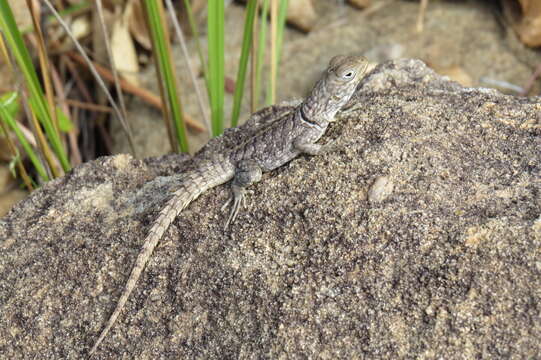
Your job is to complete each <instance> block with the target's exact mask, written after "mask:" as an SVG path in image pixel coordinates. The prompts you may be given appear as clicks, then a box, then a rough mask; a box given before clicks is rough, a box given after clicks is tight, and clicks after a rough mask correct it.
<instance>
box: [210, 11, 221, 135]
mask: <svg viewBox="0 0 541 360" xmlns="http://www.w3.org/2000/svg"><path fill="white" fill-rule="evenodd" d="M207 26H208V43H209V47H208V64H209V85H210V92H209V93H210V110H211V127H212V136H218V135H220V134H221V133H222V132H223V131H224V96H225V89H224V86H225V77H224V2H223V1H221V0H216V1H209V3H208V20H207Z"/></svg>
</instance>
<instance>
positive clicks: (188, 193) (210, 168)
mask: <svg viewBox="0 0 541 360" xmlns="http://www.w3.org/2000/svg"><path fill="white" fill-rule="evenodd" d="M234 174H235V169H234V167H233V166H232V165H230V163H229V162H228V161H215V162H211V163H209V164H207V165H205V166H203V167H201V168H199V169H197V170H195V171H192V172H190V173H188V174H186V178H185V180H184V182H183V183H182V184H181V187H180V188H179V189H178V190H176V191H175V192H174V193H173V197H172V198H171V199H170V200H169V201H168V202H167V204H166V205H165V207H164V208H163V209H162V210H161V211H160V214H159V215H158V218H157V220H156V221H155V222H154V224H153V225H152V227H151V228H150V231H149V232H148V235H147V237H146V239H145V242H144V245H143V249H142V250H141V252H140V253H139V255H138V256H137V260H136V262H135V265H134V266H133V269H132V271H131V273H130V277H129V278H128V281H127V282H126V286H125V287H124V292H123V293H122V295H121V296H120V299H119V300H118V302H117V305H116V307H115V310H114V311H113V314H112V315H111V316H110V317H109V320H108V321H107V325H106V326H105V328H104V329H103V330H102V332H101V333H100V336H99V338H98V340H97V341H96V342H95V343H94V346H93V347H92V349H91V350H90V353H89V355H90V356H92V354H94V352H95V351H96V350H97V348H98V346H99V345H100V344H101V342H102V341H103V339H104V338H105V336H106V335H107V333H108V332H109V330H111V328H112V327H113V325H114V323H115V321H116V319H117V318H118V316H119V315H120V312H121V311H122V309H123V308H124V305H125V304H126V301H127V300H128V298H129V296H130V294H131V293H132V291H133V289H134V288H135V284H136V283H137V280H139V277H140V276H141V273H142V272H143V269H144V268H145V265H146V263H147V262H148V260H149V259H150V256H151V255H152V252H153V251H154V248H155V247H156V245H157V244H158V241H160V239H161V238H162V237H163V234H164V233H165V231H167V229H168V228H169V225H171V223H172V222H173V220H174V219H175V218H176V217H177V215H178V214H179V213H180V212H181V211H182V210H183V209H184V208H185V207H186V206H188V205H189V204H190V203H191V202H192V201H193V200H195V199H197V198H198V197H199V195H201V194H202V193H204V192H205V191H207V190H208V189H211V188H213V187H215V186H218V185H220V184H223V183H225V182H227V181H229V180H231V179H232V178H233V176H234Z"/></svg>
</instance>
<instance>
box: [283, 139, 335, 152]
mask: <svg viewBox="0 0 541 360" xmlns="http://www.w3.org/2000/svg"><path fill="white" fill-rule="evenodd" d="M293 147H294V148H295V149H297V150H299V151H300V152H301V153H303V154H307V155H313V156H315V155H320V154H322V153H325V152H329V151H331V150H333V149H334V147H335V142H334V141H330V142H328V143H327V144H325V145H320V144H316V143H312V142H306V140H304V139H303V138H302V137H298V138H297V139H295V141H294V142H293Z"/></svg>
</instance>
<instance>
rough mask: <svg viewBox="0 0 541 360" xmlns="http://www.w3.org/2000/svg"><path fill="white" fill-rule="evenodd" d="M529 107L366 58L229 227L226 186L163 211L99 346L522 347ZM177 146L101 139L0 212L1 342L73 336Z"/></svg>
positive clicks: (8, 346)
mask: <svg viewBox="0 0 541 360" xmlns="http://www.w3.org/2000/svg"><path fill="white" fill-rule="evenodd" d="M540 110H541V102H540V101H539V100H538V99H537V98H532V99H526V98H515V97H511V96H504V95H501V94H499V93H497V92H496V91H491V90H486V89H467V88H462V87H460V86H459V85H457V84H456V83H452V82H449V81H448V80H446V79H444V78H441V77H439V76H438V75H436V74H434V73H433V72H432V71H431V70H430V69H428V68H427V67H425V65H424V64H423V63H421V62H419V61H414V60H402V61H396V62H391V63H386V64H383V65H381V66H379V67H377V68H376V69H375V70H374V71H372V72H371V74H369V76H368V77H367V78H366V80H365V81H364V82H363V84H362V87H361V88H360V89H359V91H358V93H357V94H356V96H355V97H354V99H353V100H352V101H351V102H350V104H349V108H348V109H347V110H345V111H344V114H343V116H342V119H341V121H339V122H337V123H336V124H334V125H333V126H332V128H331V129H330V131H329V133H328V135H327V136H326V138H325V140H324V141H328V140H329V139H337V144H338V145H340V148H339V149H338V150H337V151H335V152H333V153H330V154H327V155H325V156H321V157H301V158H299V159H296V160H294V161H292V162H291V163H290V164H288V165H286V166H283V167H282V168H280V169H278V170H276V171H274V172H272V173H269V174H266V175H264V177H263V181H261V182H260V183H259V184H257V185H255V186H253V188H252V189H253V191H254V193H253V194H252V195H251V196H250V197H249V201H248V206H247V210H246V211H245V212H244V213H242V214H241V215H240V216H239V217H238V219H237V222H236V223H235V224H233V225H232V226H231V227H230V228H229V229H228V230H227V231H226V232H224V231H223V224H224V221H225V219H226V217H227V212H222V211H221V210H220V207H221V205H222V204H223V202H224V201H225V200H226V198H227V197H228V196H229V190H228V187H226V186H219V187H217V188H215V189H213V190H211V191H209V192H208V193H206V194H204V195H203V196H202V197H201V198H200V199H198V200H197V201H195V202H194V203H193V204H192V205H191V206H190V207H189V208H188V209H187V210H186V211H184V212H183V213H182V214H181V216H179V218H177V220H176V221H175V222H174V224H173V225H172V226H171V228H170V229H169V230H168V231H167V233H166V236H165V238H164V239H163V240H162V241H161V243H160V244H159V245H158V247H157V249H156V251H155V252H154V255H153V257H152V260H151V261H150V262H149V264H148V265H147V267H146V270H145V272H144V274H143V276H142V277H141V279H140V281H139V283H138V285H137V288H136V290H135V291H134V294H133V295H132V296H131V298H130V299H129V301H128V303H127V305H126V308H125V311H124V312H123V313H122V315H121V316H120V318H119V321H118V322H117V324H116V326H115V327H114V328H113V330H112V332H111V333H110V334H109V336H108V337H107V339H106V340H105V342H104V343H103V344H102V346H101V347H100V349H99V351H98V354H97V358H103V359H120V358H125V359H131V358H137V359H158V358H163V359H173V358H299V357H301V358H302V357H314V358H315V357H320V358H356V357H357V358H358V357H366V358H405V357H408V358H461V359H462V358H509V357H512V356H513V357H516V358H535V357H536V356H538V354H539V353H540V352H541V345H540V342H539V339H540V338H541V318H540V310H541V309H540V304H541V292H540V289H541V280H540V278H541V253H540V250H539V249H540V246H541V199H540V197H541V181H540V172H541V165H540V160H541V120H540V117H539V113H540ZM253 131H254V123H253V122H249V123H247V124H246V125H245V126H244V127H243V128H241V129H240V130H239V129H237V130H231V131H229V132H228V133H227V134H226V137H225V138H223V139H218V140H215V141H213V142H212V143H211V144H210V145H209V146H207V148H206V149H205V150H204V153H203V154H202V155H201V156H208V155H209V154H211V153H212V152H213V151H217V150H220V149H223V148H224V147H227V146H231V144H234V143H235V142H238V141H240V140H241V139H242V138H244V137H246V136H249V133H250V132H253ZM194 162H195V161H194V160H191V159H188V158H187V157H181V156H175V155H170V156H166V157H162V158H160V159H149V160H147V161H138V160H134V159H133V158H131V157H129V156H125V155H119V156H115V157H109V158H102V159H99V160H97V161H94V162H90V163H86V164H84V165H82V166H80V167H78V168H76V169H74V170H73V171H72V172H71V173H69V174H67V175H66V176H64V177H63V178H61V179H57V180H55V181H52V182H50V183H49V184H47V185H45V186H43V187H42V188H41V189H39V190H38V191H36V192H34V193H33V194H32V195H31V196H30V197H29V198H28V199H27V200H25V201H23V202H22V203H20V204H19V205H18V206H17V207H16V208H15V209H14V210H12V211H11V212H10V213H9V214H8V216H6V217H5V218H4V219H3V221H2V222H0V239H1V242H0V249H1V250H0V251H1V252H0V357H1V358H6V359H8V358H9V359H19V358H39V359H75V358H80V357H83V356H85V355H86V353H87V351H88V349H89V348H90V347H91V346H92V344H93V342H94V341H95V340H96V338H97V336H98V334H99V332H100V330H101V329H102V328H103V326H104V324H105V322H106V320H107V318H108V317H109V315H110V314H111V312H112V310H113V308H114V306H115V304H116V302H117V300H118V297H119V295H120V293H121V292H122V290H123V288H124V285H125V282H126V278H127V276H128V274H129V271H130V270H131V268H132V265H133V263H134V261H135V258H136V256H137V254H138V253H139V251H140V249H141V247H142V243H143V239H144V238H145V236H146V233H147V231H148V229H149V227H150V224H151V223H152V221H153V220H154V219H155V218H156V215H157V213H158V212H159V211H160V208H161V206H163V204H164V202H165V201H166V199H167V198H168V194H170V192H171V190H172V189H174V188H175V186H176V185H177V184H178V179H179V178H178V176H175V174H180V173H181V172H183V171H185V170H186V169H189V168H191V167H193V166H194ZM158 175H161V176H160V177H157V176H158Z"/></svg>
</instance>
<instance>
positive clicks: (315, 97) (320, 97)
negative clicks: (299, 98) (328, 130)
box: [299, 79, 337, 127]
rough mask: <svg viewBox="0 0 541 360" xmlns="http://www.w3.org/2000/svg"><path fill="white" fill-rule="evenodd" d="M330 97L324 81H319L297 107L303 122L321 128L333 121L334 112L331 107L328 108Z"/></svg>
mask: <svg viewBox="0 0 541 360" xmlns="http://www.w3.org/2000/svg"><path fill="white" fill-rule="evenodd" d="M331 97H332V95H331V94H329V92H328V90H327V87H326V84H325V79H320V80H319V81H318V82H317V83H316V85H315V86H314V88H313V89H312V92H311V93H310V95H308V96H307V97H306V98H305V99H304V101H303V102H302V103H301V105H300V106H299V112H300V115H301V119H303V120H304V121H306V122H308V123H311V124H316V125H318V126H321V127H326V126H327V125H328V124H329V123H330V122H332V121H333V119H334V115H335V114H336V112H337V110H336V111H335V110H334V109H333V107H332V106H329V104H330V102H331V101H330V100H332V99H331Z"/></svg>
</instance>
